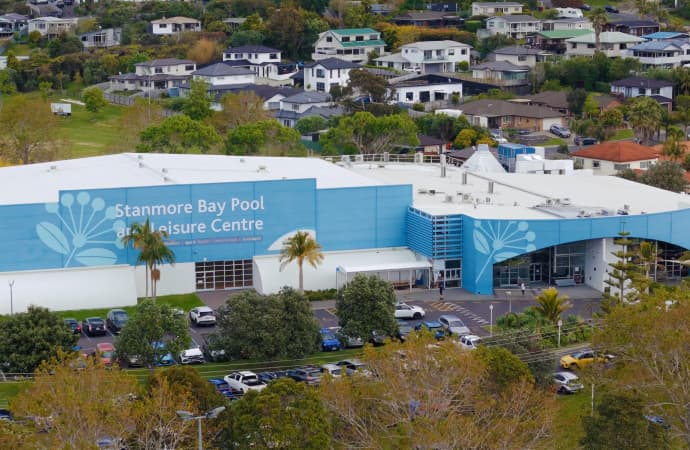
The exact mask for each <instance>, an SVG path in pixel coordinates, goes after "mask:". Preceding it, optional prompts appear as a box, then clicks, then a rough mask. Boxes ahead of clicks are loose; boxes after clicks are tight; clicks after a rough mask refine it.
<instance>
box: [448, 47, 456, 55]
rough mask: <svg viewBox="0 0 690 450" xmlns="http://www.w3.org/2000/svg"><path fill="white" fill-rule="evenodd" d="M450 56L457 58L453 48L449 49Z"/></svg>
mask: <svg viewBox="0 0 690 450" xmlns="http://www.w3.org/2000/svg"><path fill="white" fill-rule="evenodd" d="M448 56H455V50H453V49H452V48H449V49H448Z"/></svg>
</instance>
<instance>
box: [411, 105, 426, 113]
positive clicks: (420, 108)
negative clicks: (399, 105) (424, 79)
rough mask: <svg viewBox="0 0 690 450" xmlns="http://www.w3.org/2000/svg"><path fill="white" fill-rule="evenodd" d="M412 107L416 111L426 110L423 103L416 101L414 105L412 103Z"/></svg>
mask: <svg viewBox="0 0 690 450" xmlns="http://www.w3.org/2000/svg"><path fill="white" fill-rule="evenodd" d="M412 109H414V110H415V111H420V112H424V105H423V104H421V103H415V104H414V105H412Z"/></svg>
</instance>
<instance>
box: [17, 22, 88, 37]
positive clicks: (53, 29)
mask: <svg viewBox="0 0 690 450" xmlns="http://www.w3.org/2000/svg"><path fill="white" fill-rule="evenodd" d="M76 28H77V18H76V17H66V18H58V17H39V18H37V19H31V20H29V23H28V28H27V32H28V33H29V34H31V33H32V32H33V31H38V32H39V33H41V36H45V37H47V38H48V39H55V38H56V37H58V36H60V35H61V34H63V33H74V30H75V29H76Z"/></svg>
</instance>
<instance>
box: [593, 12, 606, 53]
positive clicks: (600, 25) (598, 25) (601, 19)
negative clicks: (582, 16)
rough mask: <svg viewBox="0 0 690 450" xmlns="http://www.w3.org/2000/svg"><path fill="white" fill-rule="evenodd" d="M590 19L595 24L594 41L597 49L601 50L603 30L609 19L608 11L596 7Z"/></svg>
mask: <svg viewBox="0 0 690 450" xmlns="http://www.w3.org/2000/svg"><path fill="white" fill-rule="evenodd" d="M589 21H590V22H592V25H593V26H594V42H595V47H596V49H597V51H600V50H601V31H602V30H603V29H604V25H606V23H607V22H608V21H609V17H608V16H607V15H606V11H605V10H604V8H602V7H598V8H594V10H592V14H590V15H589Z"/></svg>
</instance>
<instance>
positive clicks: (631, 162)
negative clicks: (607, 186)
mask: <svg viewBox="0 0 690 450" xmlns="http://www.w3.org/2000/svg"><path fill="white" fill-rule="evenodd" d="M571 154H572V156H573V159H574V160H575V166H576V167H582V168H583V169H591V170H592V171H593V172H594V174H595V175H615V174H617V173H618V172H620V171H621V170H625V169H632V170H647V169H648V168H649V167H650V166H652V165H653V164H655V163H656V162H657V161H658V160H659V155H660V154H661V151H660V150H658V149H656V148H653V147H646V146H644V145H640V144H636V143H635V142H631V141H615V142H604V143H601V144H598V145H592V146H589V147H587V148H583V149H581V150H577V151H574V152H572V153H571Z"/></svg>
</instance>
